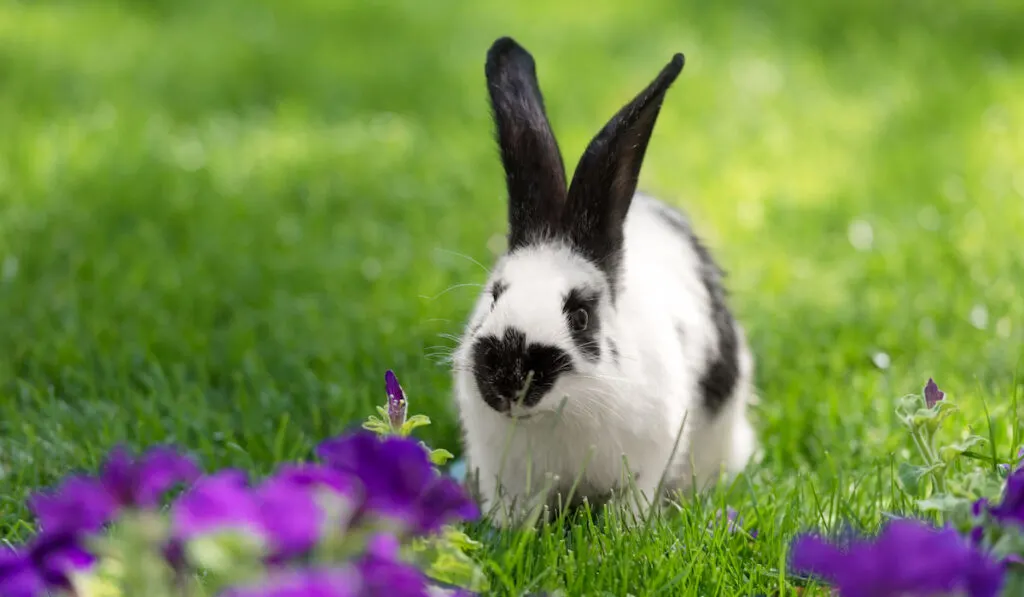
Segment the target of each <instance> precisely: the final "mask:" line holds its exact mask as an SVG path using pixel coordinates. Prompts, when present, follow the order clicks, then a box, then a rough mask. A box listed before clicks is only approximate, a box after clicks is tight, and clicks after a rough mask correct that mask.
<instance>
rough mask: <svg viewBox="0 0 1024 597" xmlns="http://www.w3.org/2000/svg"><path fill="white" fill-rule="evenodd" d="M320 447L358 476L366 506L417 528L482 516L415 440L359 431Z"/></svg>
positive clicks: (364, 508) (332, 463) (323, 453)
mask: <svg viewBox="0 0 1024 597" xmlns="http://www.w3.org/2000/svg"><path fill="white" fill-rule="evenodd" d="M317 452H318V455H319V456H320V458H321V459H323V460H324V461H325V463H326V464H327V465H328V466H330V467H332V468H334V469H336V470H338V471H340V472H343V473H346V474H350V475H352V476H353V477H355V478H356V479H358V480H359V482H360V484H361V485H362V490H363V494H364V495H363V500H364V503H363V506H362V508H361V511H367V510H368V511H372V512H373V513H375V514H378V515H382V516H385V517H388V518H393V519H397V520H399V521H403V522H405V523H406V524H407V525H408V526H409V528H410V529H411V530H412V531H413V532H415V533H421V534H422V533H430V532H433V531H436V530H437V529H438V528H440V526H441V525H443V524H446V523H449V522H453V521H454V520H473V519H475V518H476V517H478V516H479V510H478V509H477V507H476V504H474V503H473V501H472V500H471V499H469V496H468V495H467V494H466V493H465V492H464V491H463V490H462V488H461V486H459V485H458V483H457V482H456V481H455V480H453V479H450V478H448V477H442V476H440V475H438V474H437V472H436V471H435V470H434V468H433V466H432V465H431V463H430V460H429V458H428V457H427V453H426V450H424V449H423V446H421V445H420V444H419V443H417V442H415V441H413V440H410V439H406V438H400V437H388V438H386V439H383V440H381V439H378V438H377V436H375V435H373V434H372V433H369V432H362V431H360V432H356V433H353V434H352V435H349V436H345V437H340V438H335V439H331V440H327V441H325V442H323V443H322V444H320V446H319V447H318V449H317Z"/></svg>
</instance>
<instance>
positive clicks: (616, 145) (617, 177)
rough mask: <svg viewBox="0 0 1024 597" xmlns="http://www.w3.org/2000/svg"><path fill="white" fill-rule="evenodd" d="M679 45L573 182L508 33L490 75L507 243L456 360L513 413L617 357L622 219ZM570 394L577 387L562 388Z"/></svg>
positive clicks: (541, 407)
mask: <svg viewBox="0 0 1024 597" xmlns="http://www.w3.org/2000/svg"><path fill="white" fill-rule="evenodd" d="M682 68H683V56H682V54H676V55H675V56H673V57H672V60H671V61H670V62H669V63H668V65H666V66H665V67H664V69H663V70H662V71H661V73H660V74H658V76H657V77H656V78H655V79H654V81H653V82H652V83H651V84H650V85H648V86H647V88H646V89H644V90H643V91H641V92H640V94H639V95H637V96H636V97H635V98H634V99H633V100H632V101H631V102H629V103H628V104H627V105H626V106H625V107H623V108H622V109H621V110H620V111H619V112H618V113H617V114H615V116H613V117H612V119H611V120H610V121H609V122H608V123H607V124H606V125H605V126H604V128H602V129H601V130H600V132H598V134H597V135H596V136H595V137H594V138H593V140H592V141H591V142H590V144H589V145H588V147H587V149H586V151H585V152H584V154H583V157H582V158H581V159H580V161H579V164H578V165H577V167H576V171H575V174H574V175H573V177H572V181H571V183H568V184H567V182H566V174H565V167H564V165H563V163H562V157H561V152H560V150H559V148H558V143H557V142H556V140H555V137H554V134H553V133H552V130H551V126H550V124H549V123H548V118H547V114H546V112H545V109H544V102H543V98H542V96H541V92H540V89H539V87H538V84H537V77H536V72H535V67H534V62H533V58H532V57H531V56H530V54H529V53H528V52H527V51H526V50H525V49H523V48H522V47H521V46H519V45H518V44H517V43H516V42H515V41H513V40H512V39H510V38H507V37H506V38H501V39H499V40H497V41H496V42H495V43H494V44H493V46H492V47H491V49H490V50H489V52H488V54H487V64H486V77H487V86H488V90H489V92H490V99H491V107H492V110H493V116H494V121H495V124H496V128H497V142H498V146H499V148H500V151H501V160H502V163H503V165H504V169H505V180H506V185H507V190H508V249H507V252H506V254H505V255H503V256H502V258H501V259H500V260H499V261H498V263H497V264H496V265H495V267H494V270H493V273H492V275H491V278H490V280H488V283H487V285H486V289H485V292H484V294H483V295H482V296H481V298H480V300H479V301H478V302H477V305H476V308H475V310H474V312H473V314H472V316H471V318H470V322H469V327H468V330H467V334H466V336H465V337H464V338H463V343H462V347H461V348H460V351H459V353H458V355H457V357H456V358H457V359H458V360H460V361H461V362H456V366H457V367H462V368H463V369H464V370H465V371H468V372H471V373H472V378H473V380H474V383H475V385H476V389H477V390H478V391H479V394H480V397H481V398H482V399H483V400H484V401H485V402H486V403H487V404H488V405H489V406H490V407H491V408H493V409H494V410H495V411H498V412H500V413H502V414H505V415H507V416H510V417H515V418H525V417H529V416H530V415H531V414H533V413H535V412H540V411H549V410H553V409H557V408H558V406H559V403H560V402H561V394H563V392H562V391H558V389H559V388H561V389H562V390H569V389H570V388H571V384H573V383H574V380H575V381H576V382H578V381H581V380H585V379H587V378H589V377H593V376H594V375H595V374H596V373H597V372H598V371H599V369H600V367H601V366H602V364H605V363H608V362H614V360H615V359H616V358H617V354H616V352H617V349H616V344H615V338H614V335H612V334H610V333H609V329H608V328H609V327H610V325H609V324H610V323H611V322H613V321H614V318H615V315H616V297H617V295H618V294H619V293H620V290H621V288H620V286H621V284H622V283H623V281H622V279H623V276H622V275H621V271H620V270H621V264H622V255H623V251H624V238H625V237H624V224H625V220H626V215H627V213H628V212H629V208H630V204H631V202H632V200H633V195H634V193H635V191H636V185H637V178H638V176H639V173H640V166H641V163H642V162H643V157H644V152H645V151H646V149H647V144H648V140H649V139H650V136H651V132H652V130H653V128H654V123H655V121H656V119H657V117H658V112H659V110H660V108H661V104H662V100H663V99H664V96H665V92H666V91H667V90H668V88H669V86H670V85H671V84H672V82H673V81H674V80H675V79H676V77H677V76H678V75H679V73H680V71H681V70H682ZM565 393H571V392H568V391H566V392H565Z"/></svg>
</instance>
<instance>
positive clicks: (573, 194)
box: [562, 54, 684, 282]
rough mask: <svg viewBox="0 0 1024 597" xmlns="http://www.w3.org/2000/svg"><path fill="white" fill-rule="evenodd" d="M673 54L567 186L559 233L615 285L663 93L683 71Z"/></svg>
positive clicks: (588, 154)
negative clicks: (629, 216) (626, 226)
mask: <svg viewBox="0 0 1024 597" xmlns="http://www.w3.org/2000/svg"><path fill="white" fill-rule="evenodd" d="M683 62H684V59H683V55H682V54H676V55H675V56H673V57H672V61H671V62H669V63H668V64H667V65H666V66H665V68H663V69H662V70H661V73H659V74H658V76H657V78H655V79H654V81H652V82H651V84H650V85H648V86H647V88H646V89H644V90H643V91H641V92H640V94H639V95H637V96H636V97H635V98H634V99H633V101H631V102H630V103H629V104H627V105H626V106H624V107H623V108H622V109H621V110H619V112H618V113H617V114H616V115H615V116H613V117H612V119H611V120H610V121H608V124H606V125H605V127H604V128H603V129H601V131H600V132H599V133H598V134H597V136H595V137H594V139H593V140H592V141H591V142H590V145H588V146H587V150H586V151H585V152H584V153H583V157H582V158H580V162H579V165H578V166H577V167H576V173H575V174H574V175H573V178H572V184H571V185H570V186H569V192H568V199H567V203H566V209H565V212H564V215H563V222H562V224H563V230H564V231H565V233H566V234H568V236H569V238H570V239H571V240H572V242H573V244H574V245H575V246H576V248H577V249H578V250H580V251H581V252H582V253H583V254H584V255H585V256H586V257H587V258H589V259H591V260H592V261H593V262H594V263H596V264H597V265H598V266H599V267H601V268H602V269H603V270H604V271H605V273H606V274H608V275H609V277H610V278H611V279H612V281H613V282H614V278H615V273H616V272H617V271H618V266H619V260H620V257H621V252H622V244H623V238H624V230H623V224H624V223H625V219H626V214H627V213H628V212H629V206H630V204H631V203H632V201H633V194H634V193H635V192H636V185H637V179H638V178H639V176H640V166H641V164H642V163H643V160H644V153H645V152H646V151H647V142H648V141H649V140H650V138H651V132H652V131H653V130H654V123H655V121H656V120H657V119H658V112H659V111H660V110H661V103H662V100H664V99H665V92H666V91H668V88H669V86H671V85H672V83H673V81H675V80H676V77H678V76H679V73H680V71H682V69H683Z"/></svg>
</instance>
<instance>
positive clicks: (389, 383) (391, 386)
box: [384, 369, 409, 431]
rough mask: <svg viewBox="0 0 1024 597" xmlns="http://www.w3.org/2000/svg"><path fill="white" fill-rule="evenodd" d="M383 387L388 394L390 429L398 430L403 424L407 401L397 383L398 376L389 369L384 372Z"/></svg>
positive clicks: (407, 406)
mask: <svg viewBox="0 0 1024 597" xmlns="http://www.w3.org/2000/svg"><path fill="white" fill-rule="evenodd" d="M384 388H385V391H386V392H387V394H388V419H390V421H391V429H392V431H398V430H399V429H401V428H402V425H404V424H405V416H406V414H407V413H408V410H409V403H408V402H406V400H405V392H404V391H402V386H401V385H400V384H399V383H398V377H396V376H395V372H394V371H392V370H390V369H388V371H387V373H385V374H384Z"/></svg>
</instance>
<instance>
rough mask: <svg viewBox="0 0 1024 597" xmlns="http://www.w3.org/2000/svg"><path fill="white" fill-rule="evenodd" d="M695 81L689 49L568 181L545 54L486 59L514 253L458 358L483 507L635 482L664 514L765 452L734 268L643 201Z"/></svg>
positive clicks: (604, 491) (507, 43) (598, 497)
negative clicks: (735, 303)
mask: <svg viewBox="0 0 1024 597" xmlns="http://www.w3.org/2000/svg"><path fill="white" fill-rule="evenodd" d="M682 68H683V56H682V54H676V55H675V56H673V57H672V60H671V61H670V62H669V63H668V65H666V66H665V67H664V69H663V70H662V71H661V73H659V74H658V76H657V78H655V79H654V81H653V82H652V83H651V84H650V85H649V86H648V87H647V88H646V89H644V90H643V91H642V92H640V94H639V95H637V96H636V97H635V98H634V99H633V100H632V101H631V102H629V103H628V104H627V105H626V106H625V107H624V108H622V109H621V110H620V111H619V112H618V113H617V114H616V115H615V116H614V117H613V118H612V119H611V120H610V121H609V122H608V124H607V125H605V127H604V128H603V129H601V131H600V132H599V133H598V134H597V136H596V137H594V139H593V140H592V141H591V142H590V144H589V146H588V147H587V149H586V151H585V152H584V154H583V157H582V158H581V159H580V162H579V165H578V166H577V167H576V171H575V174H574V175H573V178H572V181H571V183H569V184H567V182H566V174H565V168H564V165H563V163H562V157H561V153H560V150H559V148H558V143H557V142H556V141H555V137H554V135H553V133H552V130H551V127H550V125H549V123H548V119H547V115H546V112H545V109H544V102H543V98H542V96H541V92H540V89H539V87H538V83H537V79H536V72H535V67H534V62H533V58H532V56H531V55H530V54H529V53H528V52H527V51H526V50H525V49H523V48H522V47H521V46H520V45H519V44H518V43H516V42H515V41H514V40H512V39H511V38H508V37H505V38H501V39H498V40H497V41H496V42H494V44H493V45H492V46H491V48H490V50H489V51H488V54H487V63H486V69H485V71H486V77H487V85H488V89H489V91H490V99H491V106H492V110H493V116H494V120H495V123H496V125H497V142H498V145H499V147H500V150H501V159H502V162H503V164H504V168H505V173H506V183H507V187H508V189H507V190H508V249H507V252H506V253H505V254H504V255H503V256H502V257H501V258H500V259H499V260H498V261H497V263H496V264H495V265H494V268H493V270H492V273H491V275H490V279H489V280H488V282H487V284H486V286H485V291H484V293H483V294H482V295H481V296H480V298H479V300H478V301H477V302H476V305H475V307H474V308H473V311H472V314H471V315H470V318H469V322H468V325H467V328H466V331H465V333H464V334H463V336H462V338H461V340H460V342H459V346H458V347H457V348H456V350H455V353H454V355H453V365H454V366H453V373H454V383H455V397H456V402H457V406H458V409H459V414H460V420H461V425H462V428H463V433H464V441H465V451H466V462H467V467H468V470H469V471H470V474H471V475H473V476H475V478H476V482H477V483H478V486H479V490H480V494H481V498H482V499H483V501H484V504H483V505H484V507H485V508H490V507H492V506H495V505H497V506H499V508H496V510H498V511H500V512H504V513H505V514H509V513H513V511H512V510H510V509H509V506H513V510H514V511H515V512H519V513H521V512H522V511H523V510H522V508H524V507H526V506H529V505H532V504H534V503H535V502H534V501H533V497H534V496H533V495H527V492H528V488H532V489H530V491H538V490H540V489H541V488H543V487H544V486H545V484H546V483H547V482H549V481H552V480H553V482H554V485H553V489H555V490H556V492H558V493H561V494H562V498H563V499H564V498H565V493H567V490H568V489H569V488H570V486H571V485H572V484H573V483H574V481H577V480H578V485H577V486H576V490H575V491H576V496H577V497H587V498H589V499H590V500H593V501H598V502H599V501H602V500H603V498H604V497H605V496H607V495H608V494H609V493H610V492H612V491H614V490H622V489H624V481H626V482H628V479H629V478H630V477H632V478H633V481H632V482H628V483H629V484H630V486H631V487H633V488H636V489H639V490H640V491H641V492H643V494H644V497H645V499H646V500H649V501H653V500H654V498H655V496H654V493H655V491H656V490H657V488H658V487H659V485H660V486H661V487H663V488H666V489H670V490H685V489H687V488H689V487H690V486H691V484H692V481H693V480H696V481H697V482H698V483H700V484H706V483H708V482H714V480H715V479H717V478H718V477H719V475H720V473H721V472H722V471H723V470H724V471H725V472H726V473H727V474H734V473H736V472H739V471H740V470H742V469H743V468H744V467H745V466H746V464H747V461H748V460H749V459H750V457H751V455H752V453H753V451H754V449H755V446H756V438H755V435H754V432H753V429H752V427H751V425H750V423H749V422H748V420H747V415H746V408H747V404H748V402H749V401H750V400H751V399H752V398H753V394H754V387H753V382H752V376H753V368H754V365H753V357H752V355H751V353H750V350H749V348H748V346H747V342H746V338H745V335H744V332H743V330H742V328H741V327H740V326H739V325H738V324H737V323H736V321H734V319H733V316H732V315H731V313H730V311H729V309H728V307H727V305H726V297H725V291H724V290H723V287H722V280H721V277H722V274H721V271H720V270H719V268H718V266H717V265H716V264H715V262H714V261H713V260H712V258H711V256H710V255H709V254H708V251H707V250H706V249H705V248H704V247H703V246H702V245H701V244H700V242H699V241H698V239H697V238H696V236H695V235H694V233H693V232H692V231H691V228H690V225H689V223H688V221H687V219H686V218H685V216H683V215H682V214H681V213H680V212H678V211H676V210H674V209H673V208H671V207H669V206H668V205H666V204H664V203H662V202H660V201H658V200H656V199H654V198H652V197H649V196H646V195H644V194H642V193H637V192H636V186H637V179H638V176H639V173H640V166H641V163H642V162H643V158H644V152H645V151H646V149H647V144H648V140H649V139H650V136H651V132H652V130H653V128H654V123H655V121H656V119H657V117H658V112H659V111H660V109H661V105H662V101H663V99H664V97H665V92H666V91H667V90H668V88H669V86H671V84H672V83H673V81H675V79H676V77H677V76H678V75H679V73H680V72H681V70H682ZM528 380H529V381H530V383H529V385H528V386H527V385H526V383H527V381H528ZM524 386H526V387H525V388H524ZM684 422H685V425H684ZM513 427H515V428H516V429H515V430H514V431H513V429H512V428H513ZM680 432H681V433H680ZM677 437H678V438H679V440H678V443H677ZM670 460H671V462H670ZM584 465H586V466H584ZM627 466H628V469H627ZM581 473H582V474H581ZM663 475H664V481H663V482H662V479H663ZM660 482H662V483H661V484H660ZM634 495H635V494H634ZM549 500H550V496H549ZM548 503H549V504H550V503H551V502H550V501H549V502H548ZM502 518H503V519H504V517H502ZM506 520H507V519H506ZM495 522H497V523H499V524H500V523H501V521H500V520H499V521H495Z"/></svg>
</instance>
